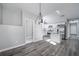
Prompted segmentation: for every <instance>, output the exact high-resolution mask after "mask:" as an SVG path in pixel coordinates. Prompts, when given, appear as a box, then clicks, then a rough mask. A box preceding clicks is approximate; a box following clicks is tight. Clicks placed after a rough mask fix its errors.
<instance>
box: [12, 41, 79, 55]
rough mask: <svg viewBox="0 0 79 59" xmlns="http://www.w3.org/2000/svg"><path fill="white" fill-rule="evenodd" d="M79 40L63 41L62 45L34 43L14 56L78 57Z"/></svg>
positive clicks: (42, 42)
mask: <svg viewBox="0 0 79 59" xmlns="http://www.w3.org/2000/svg"><path fill="white" fill-rule="evenodd" d="M78 45H79V40H76V39H71V40H63V42H61V43H60V44H56V45H53V44H50V43H49V42H47V41H45V40H41V41H38V42H33V43H30V44H28V45H26V48H25V49H23V50H22V51H20V52H19V53H17V54H14V55H13V56H78V55H79V51H78V50H79V46H78Z"/></svg>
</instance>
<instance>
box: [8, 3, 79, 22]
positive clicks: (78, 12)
mask: <svg viewBox="0 0 79 59" xmlns="http://www.w3.org/2000/svg"><path fill="white" fill-rule="evenodd" d="M8 5H12V6H17V7H19V8H22V9H24V10H26V11H29V12H31V13H33V14H35V15H38V14H39V3H14V4H8ZM56 10H59V11H60V13H61V14H62V15H64V17H60V15H58V14H57V13H56ZM41 11H42V15H43V17H44V18H45V19H47V20H49V23H54V20H55V21H56V22H59V21H64V20H65V18H68V19H71V18H79V4H78V3H42V4H41Z"/></svg>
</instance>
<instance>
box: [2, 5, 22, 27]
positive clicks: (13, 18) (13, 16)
mask: <svg viewBox="0 0 79 59" xmlns="http://www.w3.org/2000/svg"><path fill="white" fill-rule="evenodd" d="M2 10H3V14H2V18H3V19H2V22H3V23H2V24H5V25H22V18H21V9H19V8H16V7H14V6H10V5H9V6H7V5H3V8H2Z"/></svg>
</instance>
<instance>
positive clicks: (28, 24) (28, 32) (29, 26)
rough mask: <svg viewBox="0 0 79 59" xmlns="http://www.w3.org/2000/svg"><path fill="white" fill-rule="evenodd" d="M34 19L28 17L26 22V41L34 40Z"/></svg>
mask: <svg viewBox="0 0 79 59" xmlns="http://www.w3.org/2000/svg"><path fill="white" fill-rule="evenodd" d="M32 29H33V27H32V20H31V19H27V20H26V23H25V40H26V43H29V42H32V41H33V40H32V33H33V32H32V31H33V30H32Z"/></svg>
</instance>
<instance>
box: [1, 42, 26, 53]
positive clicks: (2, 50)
mask: <svg viewBox="0 0 79 59" xmlns="http://www.w3.org/2000/svg"><path fill="white" fill-rule="evenodd" d="M26 44H27V43H24V44H21V45H18V46H14V47H10V48H5V49H1V50H0V52H4V51H7V50H10V49H14V48H17V47H20V46H23V45H26Z"/></svg>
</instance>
